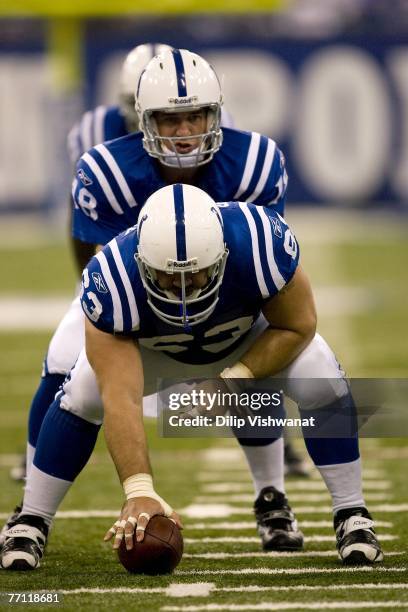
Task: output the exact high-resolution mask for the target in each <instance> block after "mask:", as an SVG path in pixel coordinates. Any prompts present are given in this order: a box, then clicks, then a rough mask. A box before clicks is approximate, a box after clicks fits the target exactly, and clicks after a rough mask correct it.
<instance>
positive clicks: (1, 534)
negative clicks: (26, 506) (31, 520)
mask: <svg viewBox="0 0 408 612" xmlns="http://www.w3.org/2000/svg"><path fill="white" fill-rule="evenodd" d="M21 504H22V502H21ZM21 509H22V506H16V507H15V508H14V510H13V512H12V513H11V514H10V515H9V517H8V518H7V520H6V522H5V523H4V525H3V527H2V528H1V529H0V551H1V547H2V546H3V544H4V540H5V539H6V537H5V533H6V531H8V530H9V529H10V527H11V526H12V525H13V524H14V522H15V521H16V520H17V519H18V517H19V515H20V512H21Z"/></svg>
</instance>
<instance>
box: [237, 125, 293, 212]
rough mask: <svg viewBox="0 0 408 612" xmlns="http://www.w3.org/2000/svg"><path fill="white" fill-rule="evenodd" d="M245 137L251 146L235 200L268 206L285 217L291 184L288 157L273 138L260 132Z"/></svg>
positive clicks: (247, 134) (250, 133)
mask: <svg viewBox="0 0 408 612" xmlns="http://www.w3.org/2000/svg"><path fill="white" fill-rule="evenodd" d="M245 134H246V138H247V139H248V138H249V143H248V149H247V154H246V159H245V165H244V168H243V173H242V178H241V183H240V186H239V188H238V190H237V192H236V193H235V195H234V200H239V201H241V202H250V203H253V204H256V205H257V206H268V207H271V208H273V209H274V210H276V211H277V212H278V213H279V214H281V215H282V216H283V213H284V208H285V197H286V189H287V184H288V175H287V172H286V165H285V157H284V155H283V153H282V151H281V150H280V149H279V148H278V146H277V144H276V142H275V141H274V140H272V139H271V138H268V137H266V136H262V135H261V134H258V133H257V132H249V133H245Z"/></svg>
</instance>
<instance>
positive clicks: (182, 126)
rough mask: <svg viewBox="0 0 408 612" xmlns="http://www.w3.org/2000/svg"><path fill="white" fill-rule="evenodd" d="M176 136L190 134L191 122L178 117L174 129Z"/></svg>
mask: <svg viewBox="0 0 408 612" xmlns="http://www.w3.org/2000/svg"><path fill="white" fill-rule="evenodd" d="M176 133H177V136H190V134H191V124H190V122H189V121H187V119H180V121H179V122H178V124H177V129H176Z"/></svg>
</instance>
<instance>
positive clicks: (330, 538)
mask: <svg viewBox="0 0 408 612" xmlns="http://www.w3.org/2000/svg"><path fill="white" fill-rule="evenodd" d="M299 526H300V527H302V525H299ZM376 526H377V523H376ZM183 539H184V543H185V544H229V543H232V544H235V543H236V544H259V537H256V536H254V537H250V536H239V537H234V536H231V537H229V536H223V537H220V538H211V537H204V538H183ZM398 539H399V538H398V536H395V535H390V534H381V542H393V541H395V540H398ZM334 540H335V537H334V533H333V535H313V536H305V542H306V544H310V543H312V542H316V543H320V542H334Z"/></svg>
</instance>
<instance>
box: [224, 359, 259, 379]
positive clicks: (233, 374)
mask: <svg viewBox="0 0 408 612" xmlns="http://www.w3.org/2000/svg"><path fill="white" fill-rule="evenodd" d="M220 377H221V378H255V376H254V375H253V373H252V372H251V370H250V369H249V368H248V367H247V366H246V365H245V364H244V363H242V362H241V361H237V363H235V364H234V365H233V366H232V367H231V368H225V370H223V371H222V372H221V374H220Z"/></svg>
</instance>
